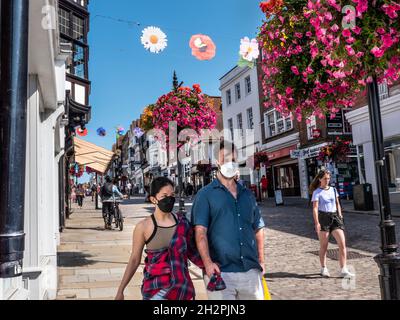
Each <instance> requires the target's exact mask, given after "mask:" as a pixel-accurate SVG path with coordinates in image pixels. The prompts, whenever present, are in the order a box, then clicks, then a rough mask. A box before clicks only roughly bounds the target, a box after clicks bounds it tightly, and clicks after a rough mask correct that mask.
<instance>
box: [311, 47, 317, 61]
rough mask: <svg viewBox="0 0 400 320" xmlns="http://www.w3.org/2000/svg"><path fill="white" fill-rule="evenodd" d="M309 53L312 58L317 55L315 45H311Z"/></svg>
mask: <svg viewBox="0 0 400 320" xmlns="http://www.w3.org/2000/svg"><path fill="white" fill-rule="evenodd" d="M310 53H311V57H312V58H313V59H314V58H315V57H316V56H317V55H318V48H317V47H315V46H311V49H310Z"/></svg>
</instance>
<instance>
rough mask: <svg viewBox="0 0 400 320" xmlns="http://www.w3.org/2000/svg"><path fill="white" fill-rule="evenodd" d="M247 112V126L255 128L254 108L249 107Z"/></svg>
mask: <svg viewBox="0 0 400 320" xmlns="http://www.w3.org/2000/svg"><path fill="white" fill-rule="evenodd" d="M249 111H250V112H249ZM250 113H251V118H250ZM246 114H247V127H248V128H249V129H250V130H252V129H254V112H253V108H248V109H247V110H246Z"/></svg>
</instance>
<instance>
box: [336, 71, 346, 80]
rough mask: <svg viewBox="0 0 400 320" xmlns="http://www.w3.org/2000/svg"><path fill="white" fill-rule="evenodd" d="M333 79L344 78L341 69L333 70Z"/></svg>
mask: <svg viewBox="0 0 400 320" xmlns="http://www.w3.org/2000/svg"><path fill="white" fill-rule="evenodd" d="M333 76H334V78H335V79H343V78H346V74H345V73H344V72H343V71H335V72H334V73H333Z"/></svg>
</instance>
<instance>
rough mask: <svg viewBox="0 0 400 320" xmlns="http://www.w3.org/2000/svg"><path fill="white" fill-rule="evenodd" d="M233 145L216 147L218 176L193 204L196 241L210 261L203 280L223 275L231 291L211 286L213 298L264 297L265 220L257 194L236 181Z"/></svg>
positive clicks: (205, 260) (205, 257) (206, 258)
mask: <svg viewBox="0 0 400 320" xmlns="http://www.w3.org/2000/svg"><path fill="white" fill-rule="evenodd" d="M237 154H238V152H237V149H236V147H235V146H234V144H232V143H229V142H227V141H221V142H220V143H219V144H218V145H217V147H216V149H215V150H214V156H215V159H217V165H218V168H219V172H218V174H217V179H215V180H214V181H213V182H212V183H211V184H209V185H207V186H206V187H204V188H203V189H201V190H200V191H199V193H198V194H197V195H196V198H195V200H194V203H193V207H192V224H193V225H194V226H195V234H196V243H197V248H198V250H199V252H200V255H201V257H202V260H203V262H204V265H205V275H204V282H205V284H206V286H208V284H209V282H210V280H211V278H212V277H213V276H221V277H222V279H223V280H224V282H225V285H226V289H225V290H220V291H210V290H207V294H208V298H209V299H210V300H242V299H244V300H263V299H264V290H263V285H262V276H263V274H264V271H265V267H264V227H265V224H264V221H263V219H262V217H261V214H260V209H259V207H258V205H257V201H256V199H255V197H254V195H253V194H252V192H251V191H250V190H249V189H247V188H245V187H243V186H242V185H241V184H239V183H237V182H236V181H235V177H236V172H237V170H238V169H239V166H238V164H237V162H236V160H237Z"/></svg>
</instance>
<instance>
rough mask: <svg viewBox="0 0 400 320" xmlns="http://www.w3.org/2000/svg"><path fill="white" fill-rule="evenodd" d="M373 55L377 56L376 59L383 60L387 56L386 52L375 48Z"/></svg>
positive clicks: (372, 51)
mask: <svg viewBox="0 0 400 320" xmlns="http://www.w3.org/2000/svg"><path fill="white" fill-rule="evenodd" d="M371 53H372V54H373V55H374V56H375V58H381V57H382V56H383V55H384V54H385V51H384V50H382V49H380V48H378V47H377V46H375V47H373V48H372V50H371Z"/></svg>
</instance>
